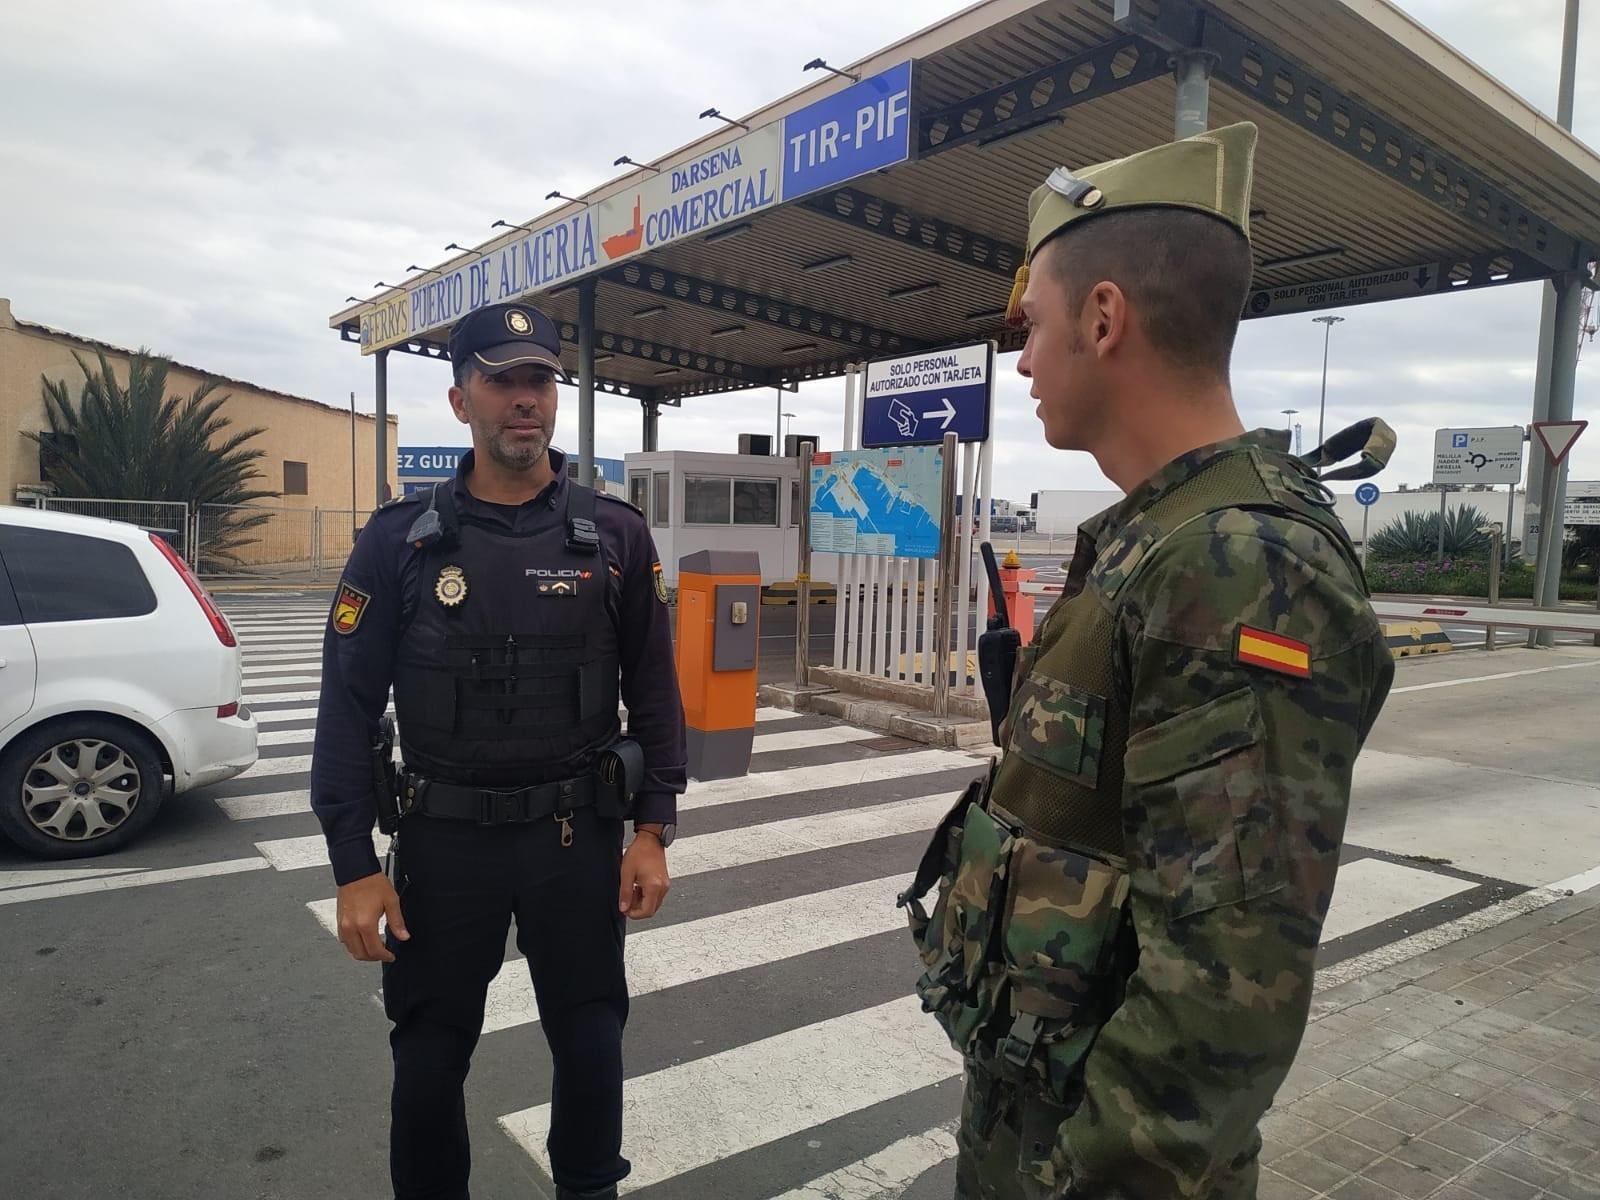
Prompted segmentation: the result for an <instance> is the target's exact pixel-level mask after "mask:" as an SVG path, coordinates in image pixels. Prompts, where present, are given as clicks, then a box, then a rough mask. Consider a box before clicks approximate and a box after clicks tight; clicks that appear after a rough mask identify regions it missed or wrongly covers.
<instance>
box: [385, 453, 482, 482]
mask: <svg viewBox="0 0 1600 1200" xmlns="http://www.w3.org/2000/svg"><path fill="white" fill-rule="evenodd" d="M468 449H469V447H466V446H401V447H399V448H398V449H397V450H396V451H395V453H396V454H398V455H399V457H400V468H399V472H398V474H399V476H400V478H401V479H448V478H449V477H450V476H451V475H454V474H455V471H456V463H458V462H460V461H461V456H462V455H463V454H465V453H466V452H467V450H468Z"/></svg>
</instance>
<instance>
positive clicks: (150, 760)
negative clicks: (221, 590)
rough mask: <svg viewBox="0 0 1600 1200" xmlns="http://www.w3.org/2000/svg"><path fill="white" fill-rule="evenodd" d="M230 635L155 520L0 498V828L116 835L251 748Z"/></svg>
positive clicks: (26, 844) (92, 849) (70, 853)
mask: <svg viewBox="0 0 1600 1200" xmlns="http://www.w3.org/2000/svg"><path fill="white" fill-rule="evenodd" d="M242 680H243V673H242V671H241V668H240V654H239V641H238V638H236V637H235V636H234V632H233V629H232V627H231V626H229V624H228V619H227V618H226V617H225V616H223V615H222V613H221V612H220V611H219V610H218V609H217V607H216V605H215V604H213V603H212V601H211V597H210V596H209V595H207V594H206V591H205V589H204V588H203V587H201V585H200V582H199V580H197V579H196V578H195V577H194V575H193V574H191V573H190V571H189V568H188V567H187V566H186V565H185V564H184V562H183V560H182V559H181V558H180V557H179V556H178V555H177V554H176V553H175V552H174V551H173V550H172V548H171V547H170V546H169V545H168V544H167V543H166V542H165V541H164V540H162V539H161V538H160V537H159V536H158V535H156V534H153V533H147V532H146V531H144V530H143V529H140V528H139V527H138V526H136V525H128V524H123V523H121V522H117V521H103V520H99V519H96V518H93V517H79V516H70V515H68V514H65V513H56V512H48V511H38V510H35V509H30V508H13V507H10V506H3V505H0V832H3V833H4V834H5V836H6V837H8V838H10V840H11V841H12V842H14V843H15V844H16V845H17V846H18V847H19V848H21V849H22V850H24V851H27V852H28V853H30V854H34V855H38V856H41V857H46V858H78V857H86V856H88V855H92V854H105V853H107V852H109V851H112V850H116V849H119V848H120V847H122V846H124V845H126V844H127V843H128V842H130V841H131V840H133V839H134V838H135V837H137V836H138V835H139V834H140V833H141V832H143V831H144V830H145V829H146V828H147V827H148V826H149V825H150V823H151V821H153V820H154V819H155V816H156V812H157V810H158V809H159V808H160V807H161V802H162V800H163V799H164V798H165V795H166V783H165V778H164V777H166V776H170V777H171V779H172V788H173V791H174V792H182V791H186V790H187V789H189V788H192V787H197V786H199V785H201V784H206V783H215V782H217V781H218V780H222V779H228V778H230V777H232V776H234V775H237V774H239V772H241V771H243V770H244V769H245V768H247V767H249V766H250V765H251V764H252V763H253V762H255V761H256V721H255V717H254V715H253V714H252V713H251V712H250V710H249V709H248V708H246V707H245V706H244V705H243V704H242V703H241V702H240V699H241V694H242V692H241V689H242Z"/></svg>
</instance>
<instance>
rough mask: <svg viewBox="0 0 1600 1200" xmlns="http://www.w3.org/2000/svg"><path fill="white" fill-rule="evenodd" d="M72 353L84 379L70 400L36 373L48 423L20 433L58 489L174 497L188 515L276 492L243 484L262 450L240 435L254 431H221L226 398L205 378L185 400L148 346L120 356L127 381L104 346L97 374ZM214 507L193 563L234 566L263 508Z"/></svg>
mask: <svg viewBox="0 0 1600 1200" xmlns="http://www.w3.org/2000/svg"><path fill="white" fill-rule="evenodd" d="M73 358H74V359H75V360H76V361H77V364H78V369H79V370H81V371H82V372H83V380H84V382H83V389H82V393H81V395H80V396H79V399H78V403H77V404H76V405H74V404H73V403H72V401H71V398H70V395H69V393H68V390H67V384H66V382H65V381H56V380H51V379H48V378H41V380H40V382H41V384H42V385H43V389H44V408H45V417H46V418H47V419H48V420H49V422H50V430H49V433H48V434H46V433H29V434H28V435H27V436H28V437H29V438H31V439H32V440H33V441H35V442H37V443H38V444H39V445H40V446H41V447H42V448H44V449H45V450H46V451H47V453H48V455H49V457H50V460H51V464H52V465H51V470H50V474H51V480H52V482H53V483H54V485H55V488H56V494H57V495H59V496H64V497H86V498H97V499H109V500H158V501H167V502H180V501H181V502H182V503H185V504H187V505H188V506H189V512H190V513H197V512H199V511H200V509H199V506H200V505H202V504H213V505H233V506H237V505H245V504H249V503H251V502H253V501H256V500H264V499H268V498H270V497H274V496H276V495H277V493H276V492H270V491H265V490H262V489H260V488H256V487H253V486H252V484H253V483H254V482H255V481H256V480H258V479H260V478H261V472H260V471H258V470H257V469H256V467H255V463H256V462H257V460H259V459H261V458H263V457H264V456H265V454H266V451H264V450H261V449H259V448H257V447H252V446H249V445H247V443H248V442H249V441H250V440H251V439H253V438H255V437H256V436H257V435H259V434H260V433H262V432H263V431H262V430H261V429H259V428H255V429H244V430H239V431H237V432H232V431H230V426H231V425H232V424H233V422H232V421H231V420H230V419H229V418H228V417H225V416H223V415H222V412H221V409H222V406H223V405H224V404H226V403H227V401H228V399H229V397H228V395H227V394H226V393H218V392H217V384H216V383H215V382H214V381H208V382H205V383H202V384H201V385H200V386H199V387H197V388H195V390H194V392H193V393H192V394H191V395H189V396H188V397H186V398H185V397H179V396H168V395H167V394H166V390H167V369H168V366H169V363H168V361H167V360H166V359H165V358H161V357H160V356H158V355H153V354H151V353H150V352H149V351H147V350H140V351H139V352H138V353H136V354H133V355H131V356H130V357H129V360H128V383H127V386H126V387H124V386H123V385H122V384H121V383H119V382H118V381H117V377H116V374H115V373H114V372H113V371H112V369H111V364H110V363H109V362H108V361H106V356H105V355H104V354H103V353H102V354H100V355H99V361H100V369H99V371H98V372H95V371H93V370H91V369H90V366H89V364H88V363H87V362H85V361H84V360H83V358H81V357H80V356H78V355H77V354H74V355H73ZM221 511H224V512H226V513H227V514H228V515H227V516H226V517H225V518H224V519H223V520H221V521H208V522H206V529H205V535H204V538H203V541H202V544H201V545H200V546H199V547H197V548H196V549H197V551H198V554H197V555H196V556H194V557H195V561H198V562H199V564H200V566H201V568H202V569H213V568H215V567H217V566H219V565H222V564H236V563H237V562H238V561H239V548H240V547H241V546H243V545H245V544H247V543H248V542H250V541H252V540H253V539H252V538H250V537H249V536H247V535H248V531H249V530H251V529H253V528H255V527H256V526H258V525H261V524H263V523H265V522H266V521H267V520H268V519H269V518H270V515H271V514H269V513H243V512H240V511H238V510H237V508H232V509H225V510H221ZM181 540H182V541H185V542H186V541H187V540H188V539H187V533H186V534H185V536H184V538H183V539H181ZM182 548H183V547H181V546H180V549H182Z"/></svg>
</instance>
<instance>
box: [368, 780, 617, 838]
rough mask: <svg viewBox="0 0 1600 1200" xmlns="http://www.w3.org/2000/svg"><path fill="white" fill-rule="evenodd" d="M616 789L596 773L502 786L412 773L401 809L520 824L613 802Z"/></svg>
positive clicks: (402, 795)
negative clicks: (468, 783)
mask: <svg viewBox="0 0 1600 1200" xmlns="http://www.w3.org/2000/svg"><path fill="white" fill-rule="evenodd" d="M602 792H604V793H605V794H604V795H601V793H602ZM614 792H615V788H613V787H610V786H605V785H602V784H601V783H600V782H599V781H598V780H597V779H596V778H595V776H593V775H580V776H578V777H577V778H575V779H558V780H555V781H554V782H552V783H538V784H534V785H533V786H532V787H525V788H515V789H510V790H499V789H495V788H481V787H467V786H464V785H462V784H458V783H441V782H439V781H438V780H435V779H424V778H423V777H422V776H420V775H411V774H409V773H408V774H407V775H406V776H405V777H404V779H403V780H402V784H401V788H400V814H401V815H402V816H409V815H411V814H412V813H421V814H422V815H423V816H428V817H443V818H444V819H446V820H451V821H476V822H477V823H478V824H479V825H521V824H526V823H527V822H529V821H543V820H545V819H546V818H548V817H553V816H555V815H556V814H557V813H570V812H571V811H572V810H573V809H576V808H586V807H588V806H589V805H591V804H597V803H599V802H600V801H602V800H605V801H609V800H610V799H612V796H613V794H614ZM604 807H605V806H604V805H602V808H604ZM606 815H612V814H606Z"/></svg>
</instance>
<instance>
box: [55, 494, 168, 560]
mask: <svg viewBox="0 0 1600 1200" xmlns="http://www.w3.org/2000/svg"><path fill="white" fill-rule="evenodd" d="M38 505H39V507H40V508H43V509H48V510H49V511H50V512H61V513H75V514H76V515H78V516H80V517H100V518H102V519H103V520H107V521H122V522H124V523H126V524H128V525H137V526H138V527H139V528H140V529H144V530H148V531H149V532H150V533H158V534H160V535H161V537H162V538H163V539H165V541H166V542H167V544H168V545H169V546H171V547H172V548H173V549H174V550H176V551H177V552H178V553H179V554H180V555H182V556H183V559H184V561H185V562H192V561H193V560H192V559H191V557H190V546H191V539H192V534H193V530H192V528H191V527H190V522H189V506H188V505H187V504H185V503H184V502H183V501H181V500H90V499H83V498H80V497H76V496H73V497H64V496H40V497H39V499H38Z"/></svg>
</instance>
